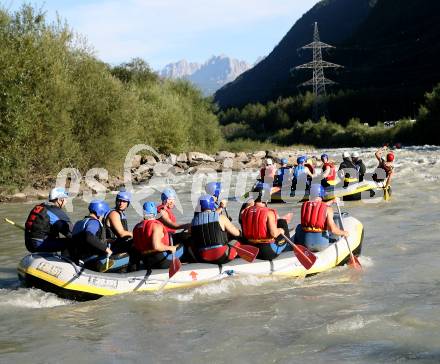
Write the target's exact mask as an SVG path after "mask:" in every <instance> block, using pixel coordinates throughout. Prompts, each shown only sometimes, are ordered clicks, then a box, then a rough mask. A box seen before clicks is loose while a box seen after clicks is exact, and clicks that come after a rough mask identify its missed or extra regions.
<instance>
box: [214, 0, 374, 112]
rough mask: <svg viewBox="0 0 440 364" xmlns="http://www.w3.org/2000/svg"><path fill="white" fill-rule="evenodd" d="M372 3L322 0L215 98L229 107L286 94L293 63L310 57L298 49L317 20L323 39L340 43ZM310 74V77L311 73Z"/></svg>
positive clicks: (360, 0) (309, 37) (331, 42)
mask: <svg viewBox="0 0 440 364" xmlns="http://www.w3.org/2000/svg"><path fill="white" fill-rule="evenodd" d="M372 6H374V3H373V2H372V1H371V0H323V1H321V2H319V3H318V4H316V5H315V6H314V7H313V8H312V9H311V10H310V11H308V12H307V13H306V14H305V15H303V16H302V17H301V18H300V19H299V20H298V21H297V22H296V23H295V25H294V26H293V27H292V28H291V29H290V30H289V32H288V33H287V34H286V35H285V36H284V38H283V39H282V40H281V42H280V43H279V44H278V45H277V46H276V47H275V48H274V50H273V51H272V52H271V53H270V54H269V55H268V56H267V57H266V58H265V59H264V60H262V61H260V62H259V63H258V64H257V65H256V66H255V67H253V68H252V69H250V70H249V71H247V72H245V73H244V74H243V75H241V77H239V78H238V79H236V80H235V81H234V82H231V83H229V84H227V85H225V86H224V87H222V88H221V89H220V90H219V91H217V92H216V94H215V101H216V102H217V103H218V104H219V106H220V107H221V108H226V107H230V106H244V105H246V104H248V103H250V102H266V101H269V100H274V99H276V98H277V97H278V96H281V95H283V94H284V93H285V91H286V89H288V88H289V84H290V83H291V79H290V74H291V73H290V70H291V69H292V67H295V66H297V65H299V64H302V63H306V62H309V61H310V60H311V53H310V51H300V50H299V49H300V48H301V47H302V46H303V45H306V44H308V43H310V42H311V41H312V37H313V26H314V23H315V22H318V24H319V29H320V33H321V40H322V41H323V42H326V43H330V44H334V43H339V42H341V41H343V40H345V39H346V38H348V37H349V36H351V35H352V34H353V32H354V30H355V29H357V28H358V27H359V25H360V24H361V23H362V22H363V21H364V20H365V19H366V18H367V16H368V14H369V13H370V11H371V8H372ZM308 76H309V78H311V77H310V76H311V75H310V74H309V75H308ZM295 87H296V85H295Z"/></svg>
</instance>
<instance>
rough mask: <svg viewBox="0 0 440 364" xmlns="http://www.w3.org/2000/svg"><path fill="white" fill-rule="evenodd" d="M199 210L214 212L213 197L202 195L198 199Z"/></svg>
mask: <svg viewBox="0 0 440 364" xmlns="http://www.w3.org/2000/svg"><path fill="white" fill-rule="evenodd" d="M199 205H200V209H201V210H202V211H203V210H215V201H214V196H211V195H203V196H200V198H199Z"/></svg>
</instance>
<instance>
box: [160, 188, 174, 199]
mask: <svg viewBox="0 0 440 364" xmlns="http://www.w3.org/2000/svg"><path fill="white" fill-rule="evenodd" d="M169 198H176V191H174V190H173V189H172V188H169V187H168V188H165V189H164V190H163V191H162V194H161V195H160V199H161V200H162V201H166V200H168V199H169Z"/></svg>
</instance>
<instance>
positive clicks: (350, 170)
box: [338, 152, 358, 187]
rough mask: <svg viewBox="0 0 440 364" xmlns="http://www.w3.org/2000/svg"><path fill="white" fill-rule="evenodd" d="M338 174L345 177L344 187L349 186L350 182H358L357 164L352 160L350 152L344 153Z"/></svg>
mask: <svg viewBox="0 0 440 364" xmlns="http://www.w3.org/2000/svg"><path fill="white" fill-rule="evenodd" d="M338 175H339V177H341V178H343V179H344V187H348V185H349V184H350V183H355V182H358V178H357V175H358V173H357V170H356V166H355V165H354V163H353V161H352V160H351V158H350V153H349V152H344V153H342V163H341V164H340V166H339V170H338Z"/></svg>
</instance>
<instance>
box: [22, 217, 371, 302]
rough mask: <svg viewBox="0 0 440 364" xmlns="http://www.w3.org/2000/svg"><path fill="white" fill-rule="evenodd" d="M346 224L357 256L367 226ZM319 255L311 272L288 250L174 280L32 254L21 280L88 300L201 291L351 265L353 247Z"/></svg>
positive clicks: (185, 268)
mask: <svg viewBox="0 0 440 364" xmlns="http://www.w3.org/2000/svg"><path fill="white" fill-rule="evenodd" d="M338 219H339V216H338V215H337V214H335V220H338ZM344 226H345V228H346V229H347V230H348V231H349V232H350V237H349V238H348V242H349V244H350V247H351V249H352V251H353V253H354V254H355V255H359V254H360V251H361V246H362V240H363V226H362V224H361V223H360V221H359V220H357V219H355V218H354V217H346V218H344ZM316 256H317V260H316V262H315V264H314V265H313V266H312V267H311V268H310V269H309V270H306V269H305V268H304V267H303V266H302V265H301V263H300V262H299V261H298V259H297V258H296V257H295V255H294V253H293V252H292V251H287V252H283V253H282V254H281V255H280V256H279V257H277V258H276V259H274V260H273V261H271V262H270V261H263V260H256V261H255V262H254V263H247V262H246V261H244V260H242V259H235V260H234V261H232V262H229V263H227V264H224V265H213V264H205V263H190V264H182V267H181V269H180V271H178V272H177V273H176V274H175V275H174V276H173V277H172V278H171V279H168V270H165V269H155V270H149V271H146V270H143V271H136V272H132V273H99V272H96V271H92V270H89V269H86V268H84V267H81V266H78V265H76V264H75V263H74V262H72V261H71V260H70V259H68V258H66V257H63V256H60V255H57V254H52V253H38V254H37V253H34V254H29V255H27V256H25V257H24V258H23V259H22V260H21V261H20V263H19V265H18V268H17V270H18V276H19V278H20V280H21V281H22V282H24V284H25V285H26V286H27V287H35V288H39V289H42V290H44V291H47V292H53V293H56V294H57V295H59V296H60V297H63V298H69V299H76V300H80V301H84V300H91V299H97V298H100V297H102V296H111V295H117V294H126V293H134V292H155V291H160V290H163V289H166V290H169V289H177V288H188V287H195V286H199V285H201V284H206V283H212V282H215V281H218V280H221V279H227V278H230V277H234V276H237V277H240V276H243V275H256V276H275V277H282V278H295V277H306V276H310V275H314V274H317V273H320V272H325V271H327V270H329V269H331V268H334V267H336V266H340V265H343V264H345V263H346V262H347V260H348V258H349V250H348V246H347V243H346V241H345V239H339V240H336V241H335V242H334V243H332V244H330V246H329V247H328V248H327V249H326V250H324V251H322V252H318V253H316Z"/></svg>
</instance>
